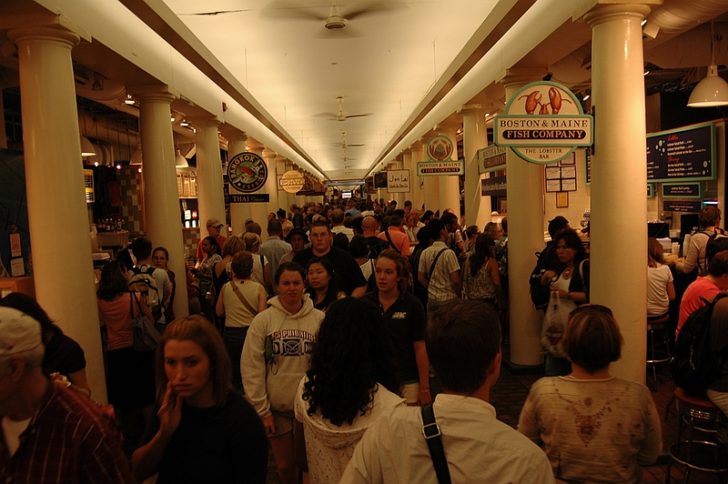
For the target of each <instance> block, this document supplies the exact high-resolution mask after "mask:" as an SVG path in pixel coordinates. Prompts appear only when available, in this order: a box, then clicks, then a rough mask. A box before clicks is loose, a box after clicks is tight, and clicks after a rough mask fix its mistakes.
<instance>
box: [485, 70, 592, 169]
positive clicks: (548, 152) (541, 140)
mask: <svg viewBox="0 0 728 484" xmlns="http://www.w3.org/2000/svg"><path fill="white" fill-rule="evenodd" d="M503 112H504V114H501V115H497V116H495V118H494V120H493V141H494V143H495V144H496V145H498V146H508V147H510V148H511V149H512V150H513V152H514V153H516V154H517V155H518V156H519V157H521V158H523V159H524V160H526V161H528V162H530V163H536V164H539V165H545V164H549V163H553V162H555V161H558V160H561V159H562V158H565V157H567V156H568V155H570V154H571V153H572V152H573V151H574V150H575V149H576V148H577V147H579V146H591V145H592V142H593V127H592V125H593V122H592V117H591V116H590V115H588V114H584V111H583V110H582V108H581V102H580V101H579V99H578V98H577V97H576V95H574V93H573V92H571V91H570V90H569V89H568V88H567V87H566V86H563V85H561V84H558V83H555V82H551V81H538V82H532V83H531V84H527V85H525V86H523V87H522V88H521V89H519V90H518V91H517V92H516V93H515V94H514V95H513V97H511V99H510V100H509V101H508V104H507V105H506V107H505V109H504V111H503Z"/></svg>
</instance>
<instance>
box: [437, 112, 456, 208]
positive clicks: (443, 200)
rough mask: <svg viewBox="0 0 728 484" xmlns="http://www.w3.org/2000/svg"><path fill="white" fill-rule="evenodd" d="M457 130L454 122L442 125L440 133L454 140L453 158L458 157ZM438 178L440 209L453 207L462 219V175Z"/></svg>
mask: <svg viewBox="0 0 728 484" xmlns="http://www.w3.org/2000/svg"><path fill="white" fill-rule="evenodd" d="M456 131H457V126H455V125H454V124H447V125H445V126H442V127H441V129H440V133H442V134H444V135H446V136H447V137H448V138H450V141H451V142H452V146H453V154H452V159H454V160H456V159H457V158H458V140H457V136H456V134H455V132H456ZM437 178H438V181H437V183H438V186H437V191H438V195H439V201H440V209H441V210H444V209H446V208H451V209H452V210H453V212H454V213H455V215H457V216H458V220H460V177H459V176H458V175H452V176H438V177H437ZM440 213H442V212H440Z"/></svg>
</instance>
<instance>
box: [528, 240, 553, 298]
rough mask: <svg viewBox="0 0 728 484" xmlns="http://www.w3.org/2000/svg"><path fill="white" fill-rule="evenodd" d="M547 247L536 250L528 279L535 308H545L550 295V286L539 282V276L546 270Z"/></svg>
mask: <svg viewBox="0 0 728 484" xmlns="http://www.w3.org/2000/svg"><path fill="white" fill-rule="evenodd" d="M549 252H550V251H549V248H548V247H546V248H545V249H544V250H543V251H541V252H536V254H535V255H536V265H535V266H534V268H533V270H532V271H531V276H530V279H529V280H528V283H529V285H530V287H531V290H530V292H531V302H532V303H533V306H534V307H535V308H536V309H542V310H544V309H546V306H548V305H549V297H550V296H551V288H550V287H549V285H548V284H547V285H545V286H544V285H543V284H541V276H542V275H543V273H544V272H545V271H546V267H544V266H545V264H546V258H547V254H548V253H549Z"/></svg>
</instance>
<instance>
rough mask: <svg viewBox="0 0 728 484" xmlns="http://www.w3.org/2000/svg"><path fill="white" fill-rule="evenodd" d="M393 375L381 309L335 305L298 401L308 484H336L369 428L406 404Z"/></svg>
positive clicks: (355, 303)
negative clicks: (386, 414) (306, 457)
mask: <svg viewBox="0 0 728 484" xmlns="http://www.w3.org/2000/svg"><path fill="white" fill-rule="evenodd" d="M395 375H396V371H395V368H394V358H393V349H392V347H391V343H390V341H389V338H388V337H387V330H386V328H385V326H384V321H383V319H382V316H381V314H380V312H379V311H378V309H377V307H376V306H375V305H374V304H372V303H370V302H368V301H366V300H362V299H356V298H351V297H348V298H346V299H342V300H340V301H337V302H335V303H334V304H333V305H331V307H330V308H329V311H328V313H327V314H326V318H324V321H323V323H321V328H320V330H319V334H318V342H317V343H316V346H315V347H314V351H313V354H312V356H311V368H310V369H309V370H308V372H306V376H305V377H304V378H303V379H302V380H301V383H300V385H299V387H298V392H297V393H296V399H295V402H294V408H295V415H296V420H297V422H298V423H299V424H302V426H303V430H304V433H305V440H306V449H305V451H306V455H307V456H308V470H309V477H310V482H312V483H318V482H322V483H324V482H338V481H339V479H340V477H341V474H342V473H343V471H344V469H345V468H346V464H347V463H348V462H349V460H350V459H351V456H352V454H353V452H354V447H355V446H356V444H357V442H359V439H361V437H362V435H363V434H364V432H365V431H366V429H367V428H368V427H369V426H370V425H371V424H372V423H373V422H374V421H376V419H377V418H379V417H380V416H381V415H382V414H384V413H386V412H388V411H390V410H391V409H392V408H393V407H396V406H398V405H402V404H404V400H402V398H400V397H399V396H397V394H396V393H397V392H398V391H399V384H398V381H397V380H396V376H395ZM301 446H302V445H301ZM299 464H300V465H302V464H303V462H300V463H299Z"/></svg>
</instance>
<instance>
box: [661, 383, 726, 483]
mask: <svg viewBox="0 0 728 484" xmlns="http://www.w3.org/2000/svg"><path fill="white" fill-rule="evenodd" d="M675 399H676V400H677V406H678V432H677V443H675V444H673V445H672V446H671V447H670V462H668V464H667V476H666V482H668V483H669V482H670V468H671V466H672V465H673V464H674V463H677V464H680V465H682V466H684V467H685V477H684V479H683V482H688V481H689V479H690V472H691V471H693V470H696V471H700V472H705V473H709V474H713V475H715V476H717V477H718V479H719V482H725V479H726V478H728V447H726V445H725V444H723V443H721V442H720V441H718V440H717V439H716V433H717V429H718V428H719V427H720V426H721V425H725V417H724V415H723V412H721V411H720V409H719V408H718V407H716V406H715V405H713V402H711V401H710V400H708V399H707V398H705V397H695V396H692V395H688V394H687V393H685V391H684V390H683V389H682V388H676V389H675ZM683 432H685V434H686V435H685V437H684V438H683Z"/></svg>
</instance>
